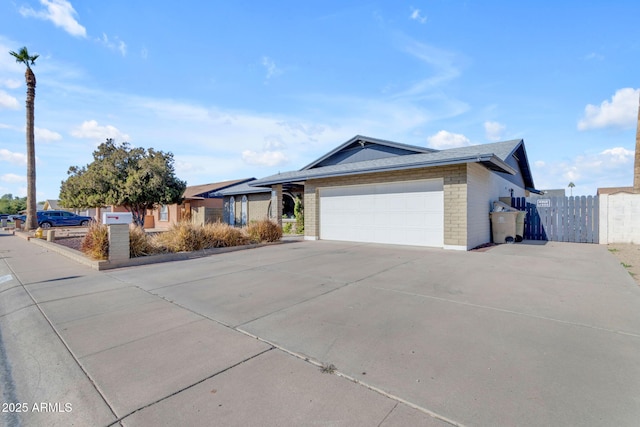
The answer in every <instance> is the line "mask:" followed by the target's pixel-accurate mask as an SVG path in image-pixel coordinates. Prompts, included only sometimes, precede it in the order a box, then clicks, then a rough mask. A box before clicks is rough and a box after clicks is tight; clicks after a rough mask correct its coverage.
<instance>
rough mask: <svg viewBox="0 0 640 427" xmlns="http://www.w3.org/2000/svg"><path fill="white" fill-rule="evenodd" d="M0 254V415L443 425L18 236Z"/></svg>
mask: <svg viewBox="0 0 640 427" xmlns="http://www.w3.org/2000/svg"><path fill="white" fill-rule="evenodd" d="M0 256H1V257H2V258H1V259H0V334H1V335H0V385H1V389H2V403H3V404H4V403H6V404H7V405H9V404H10V403H17V404H19V405H12V406H11V407H9V406H7V411H6V412H4V411H3V412H1V413H0V424H2V425H7V426H45V425H46V426H54V425H55V426H58V425H59V426H68V425H81V426H85V425H86V426H100V425H103V426H108V425H126V426H136V425H142V426H157V425H179V424H180V425H238V426H240V425H242V426H247V425H273V426H282V425H344V426H347V425H348V426H351V425H363V426H366V425H383V426H392V425H433V426H439V425H448V424H447V423H446V422H444V421H442V420H438V419H436V418H433V417H432V416H430V415H429V414H426V413H425V412H423V411H420V410H417V409H414V408H413V407H412V406H411V405H410V404H404V403H402V402H400V401H399V400H397V399H392V398H389V397H387V396H385V395H384V394H383V393H380V392H377V391H374V390H371V389H368V388H366V387H363V386H362V385H358V384H356V383H354V382H352V381H349V380H346V379H345V378H343V377H340V376H339V375H331V374H329V373H322V371H321V369H320V368H319V367H318V366H316V365H314V364H313V363H311V362H308V361H305V360H304V359H301V358H299V357H296V356H294V355H291V354H289V353H288V352H286V351H283V350H281V349H278V348H275V347H274V346H272V345H270V344H268V343H265V342H263V341H261V340H259V339H256V338H255V337H252V336H249V335H247V334H245V333H242V332H240V331H238V330H234V329H233V328H231V327H229V326H227V325H225V324H223V323H221V322H217V321H215V320H212V319H210V318H207V317H205V316H202V315H200V314H198V313H197V312H194V311H193V310H190V309H187V308H184V307H182V306H179V305H177V304H173V303H171V302H169V301H167V300H166V299H164V298H161V297H159V296H156V295H153V294H151V293H149V292H148V291H146V290H144V289H142V288H140V287H138V286H136V284H135V283H131V282H125V281H122V280H119V279H118V278H117V277H114V276H111V275H108V274H105V273H101V272H97V271H95V270H92V269H91V268H89V267H85V266H82V265H79V264H77V263H75V262H73V261H72V260H69V259H67V258H65V257H62V256H60V255H59V254H56V253H53V252H51V251H47V250H46V249H45V248H43V247H40V246H37V245H34V244H31V243H29V242H27V241H25V240H23V239H19V238H17V237H14V236H10V235H7V234H0ZM201 262H202V260H201ZM182 267H183V266H182V265H180V264H179V263H177V264H176V263H174V265H167V266H165V268H168V269H175V268H179V269H182ZM151 268H154V267H151Z"/></svg>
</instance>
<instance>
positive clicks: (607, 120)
mask: <svg viewBox="0 0 640 427" xmlns="http://www.w3.org/2000/svg"><path fill="white" fill-rule="evenodd" d="M639 98H640V89H633V88H630V87H627V88H624V89H619V90H617V91H616V93H615V94H614V95H613V97H611V101H608V100H604V101H602V103H601V104H600V106H596V105H592V104H589V105H587V106H586V107H585V109H584V118H583V119H582V120H580V121H579V122H578V129H579V130H588V129H598V128H606V127H616V128H629V127H633V126H635V124H636V120H637V117H638V116H637V114H638V99H639Z"/></svg>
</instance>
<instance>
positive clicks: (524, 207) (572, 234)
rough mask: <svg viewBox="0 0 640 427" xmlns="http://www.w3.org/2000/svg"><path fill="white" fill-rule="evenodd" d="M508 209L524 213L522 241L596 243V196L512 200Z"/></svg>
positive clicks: (597, 209)
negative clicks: (511, 208) (525, 213)
mask: <svg viewBox="0 0 640 427" xmlns="http://www.w3.org/2000/svg"><path fill="white" fill-rule="evenodd" d="M511 206H512V207H514V208H516V209H518V210H521V211H526V212H527V216H526V218H525V221H524V236H523V237H524V238H525V239H528V240H552V241H556V242H576V243H598V224H599V222H598V212H599V208H598V196H576V197H547V198H544V197H535V198H534V197H530V198H525V197H514V198H512V199H511Z"/></svg>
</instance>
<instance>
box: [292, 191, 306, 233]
mask: <svg viewBox="0 0 640 427" xmlns="http://www.w3.org/2000/svg"><path fill="white" fill-rule="evenodd" d="M293 215H294V216H295V218H296V233H304V205H303V204H302V199H301V198H300V196H296V200H295V203H294V205H293Z"/></svg>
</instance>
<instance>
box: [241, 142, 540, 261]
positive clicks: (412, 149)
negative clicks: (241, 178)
mask: <svg viewBox="0 0 640 427" xmlns="http://www.w3.org/2000/svg"><path fill="white" fill-rule="evenodd" d="M248 186H249V187H256V188H258V187H262V188H266V189H269V190H271V198H272V200H271V204H272V209H271V217H272V218H273V219H274V220H276V221H278V222H280V223H281V221H282V220H281V215H275V214H274V212H275V213H278V214H279V213H280V212H281V211H282V194H283V192H284V191H286V189H287V188H297V189H301V190H302V193H303V197H304V210H305V212H304V220H305V224H304V226H305V239H309V240H315V239H327V240H343V241H354V242H375V243H391V244H403V245H419V246H431V247H440V248H446V249H458V250H468V249H472V248H474V247H476V246H478V245H481V244H484V243H486V242H489V241H491V229H490V221H489V211H490V208H491V203H492V202H493V201H494V200H497V199H498V198H499V197H521V196H526V195H527V194H528V193H529V192H530V191H533V192H536V190H534V184H533V178H532V176H531V169H530V167H529V161H528V159H527V153H526V150H525V145H524V141H523V140H522V139H517V140H512V141H504V142H497V143H491V144H483V145H475V146H468V147H460V148H452V149H447V150H434V149H430V148H426V147H418V146H413V145H407V144H401V143H397V142H392V141H385V140H381V139H376V138H369V137H365V136H360V135H357V136H355V137H353V138H351V139H350V140H348V141H346V142H345V143H343V144H341V145H340V146H338V147H336V148H335V149H334V150H332V151H330V152H328V153H327V154H325V155H324V156H322V157H320V158H318V159H317V160H315V161H313V162H312V163H310V164H309V165H307V166H305V167H303V168H302V169H300V170H297V171H291V172H283V173H278V174H276V175H272V176H268V177H266V178H261V179H257V180H253V181H250V182H248ZM248 197H249V196H247V199H248ZM273 206H277V208H276V209H275V210H274V209H273Z"/></svg>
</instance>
